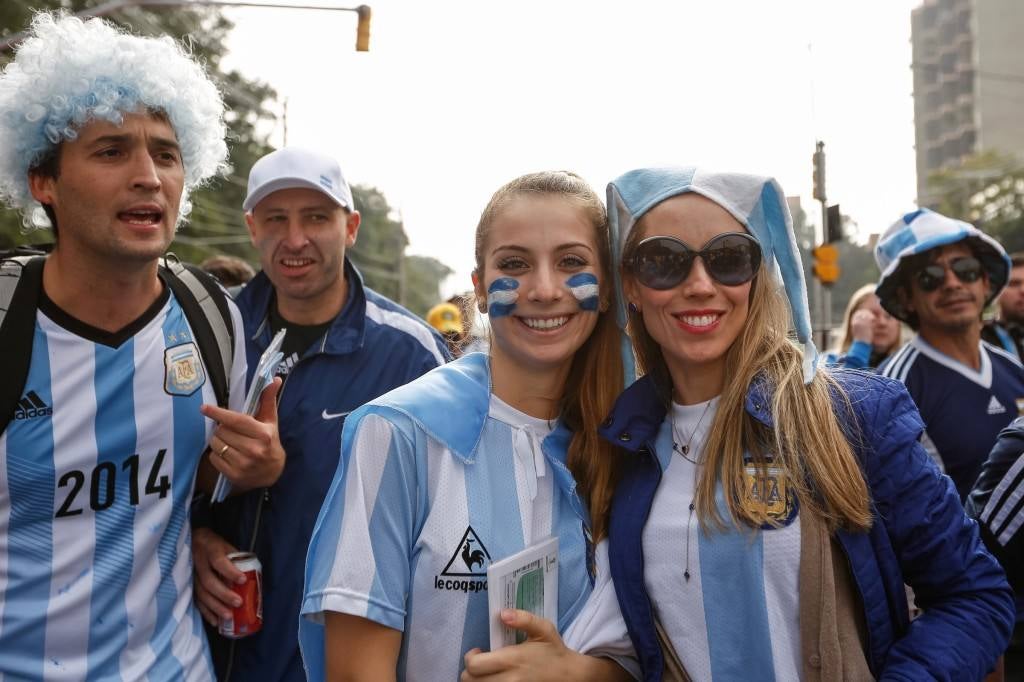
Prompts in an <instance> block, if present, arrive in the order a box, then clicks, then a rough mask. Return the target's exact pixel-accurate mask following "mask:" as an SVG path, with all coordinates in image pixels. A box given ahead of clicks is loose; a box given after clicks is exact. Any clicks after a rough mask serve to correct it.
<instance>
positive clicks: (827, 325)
mask: <svg viewBox="0 0 1024 682" xmlns="http://www.w3.org/2000/svg"><path fill="white" fill-rule="evenodd" d="M821 232H822V236H821V240H820V241H819V243H820V244H824V243H825V242H826V240H827V239H828V202H827V201H826V200H825V192H824V187H822V193H821ZM814 284H815V286H817V288H818V290H819V291H820V292H821V294H820V300H821V317H820V318H819V319H820V320H821V345H820V346H818V350H820V351H821V352H823V353H824V352H825V351H827V350H828V347H829V343H830V342H831V339H830V338H829V337H830V336H831V334H832V287H831V286H824V285H823V284H822V283H821V282H820V281H819V280H818V278H817V277H815V278H814Z"/></svg>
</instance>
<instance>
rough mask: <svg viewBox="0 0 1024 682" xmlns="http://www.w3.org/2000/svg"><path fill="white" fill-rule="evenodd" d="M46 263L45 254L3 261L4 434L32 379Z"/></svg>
mask: <svg viewBox="0 0 1024 682" xmlns="http://www.w3.org/2000/svg"><path fill="white" fill-rule="evenodd" d="M45 262H46V257H45V256H20V257H17V258H10V259H7V260H3V261H0V348H2V349H3V352H2V355H0V365H2V366H3V371H2V372H0V376H3V381H0V433H3V432H4V429H6V428H7V424H8V423H10V421H11V417H13V416H14V410H15V408H16V407H17V406H18V399H19V398H21V391H22V390H23V389H24V388H25V381H26V380H27V379H28V368H29V364H31V362H32V340H33V338H34V337H35V328H36V310H37V309H38V307H39V295H40V293H41V292H42V290H43V264H44V263H45Z"/></svg>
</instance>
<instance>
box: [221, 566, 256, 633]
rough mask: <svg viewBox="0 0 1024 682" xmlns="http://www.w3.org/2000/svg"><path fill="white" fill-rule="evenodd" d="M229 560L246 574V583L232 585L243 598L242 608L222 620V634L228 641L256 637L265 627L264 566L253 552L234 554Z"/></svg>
mask: <svg viewBox="0 0 1024 682" xmlns="http://www.w3.org/2000/svg"><path fill="white" fill-rule="evenodd" d="M228 559H230V560H231V563H233V564H234V565H235V568H237V569H238V570H239V571H241V572H242V573H244V574H245V582H244V583H242V584H241V585H237V584H235V585H232V586H231V590H232V591H233V592H234V593H235V594H237V595H238V596H239V597H241V598H242V604H241V606H236V607H235V608H233V609H231V616H229V617H228V618H221V620H220V627H219V628H217V629H218V631H219V632H220V634H222V635H224V636H225V637H227V638H228V639H241V638H242V637H248V636H249V635H254V634H256V633H257V632H259V631H260V629H261V628H262V627H263V566H262V565H261V564H260V560H259V559H257V558H256V555H255V554H253V553H252V552H233V553H231V554H228Z"/></svg>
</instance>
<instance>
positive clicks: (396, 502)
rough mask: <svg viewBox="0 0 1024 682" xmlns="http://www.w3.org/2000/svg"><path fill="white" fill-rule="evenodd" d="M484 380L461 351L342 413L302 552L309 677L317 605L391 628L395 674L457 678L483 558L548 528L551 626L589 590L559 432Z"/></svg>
mask: <svg viewBox="0 0 1024 682" xmlns="http://www.w3.org/2000/svg"><path fill="white" fill-rule="evenodd" d="M489 383H490V382H489V377H488V371H487V359H486V356H484V355H482V354H471V355H469V356H465V357H463V358H461V359H460V360H457V361H455V362H453V363H449V364H448V365H445V366H443V367H439V368H438V369H435V370H433V371H431V372H430V373H428V374H426V375H425V376H423V377H421V378H420V379H418V380H416V381H414V382H412V383H411V384H408V385H407V386H404V387H402V388H400V389H397V390H396V391H392V392H391V393H389V394H386V395H385V396H382V397H381V398H379V399H378V400H375V401H373V402H371V403H370V404H368V405H366V406H364V407H362V408H360V409H359V410H357V411H356V412H353V413H352V415H351V416H350V417H349V418H348V421H347V422H346V424H345V429H344V434H343V436H342V443H343V445H342V457H343V460H342V465H341V468H339V473H338V475H336V476H335V480H334V483H333V484H332V486H331V490H330V492H329V493H328V496H327V499H326V501H325V503H324V507H323V510H322V511H321V514H320V518H319V519H318V520H317V526H316V529H315V530H314V533H313V539H312V542H311V544H310V549H309V557H308V559H307V564H306V590H305V599H304V602H303V606H302V613H303V614H304V615H305V616H307V617H306V618H304V619H303V620H302V622H301V624H300V636H299V640H300V643H301V645H302V651H303V658H304V660H305V663H306V669H307V671H308V673H309V678H310V679H311V680H320V679H323V662H324V648H323V638H324V633H323V626H322V622H323V613H324V612H325V611H335V612H340V613H347V614H352V615H357V616H362V617H365V618H368V619H370V620H373V621H375V622H378V623H381V624H383V625H386V626H388V627H391V628H394V629H396V630H401V631H402V632H403V633H404V635H403V639H402V648H401V653H400V657H399V661H398V679H399V680H407V681H412V680H429V681H433V680H454V679H457V678H458V676H459V672H460V671H461V670H462V665H463V658H462V657H463V654H465V652H467V651H469V650H470V649H472V648H474V647H480V648H482V649H487V648H489V643H488V622H489V621H488V610H487V567H488V566H489V565H490V563H491V562H492V561H497V560H499V559H503V558H505V557H507V556H509V555H511V554H513V553H515V552H517V551H519V550H521V549H523V548H524V547H526V546H527V545H529V544H532V543H534V542H536V541H538V540H541V539H543V538H544V537H547V536H548V535H555V536H557V537H558V538H559V586H558V590H559V591H558V597H559V599H558V602H559V603H558V612H559V619H558V620H559V622H558V626H559V629H560V630H564V628H565V627H567V626H568V624H569V623H570V622H572V619H573V618H574V617H575V615H576V613H577V612H578V611H579V610H580V608H581V607H582V605H583V603H584V602H585V601H586V599H587V597H588V596H589V594H590V592H591V589H592V577H591V575H590V574H589V570H591V569H592V567H591V566H590V565H589V564H590V563H591V562H590V561H589V560H588V555H589V558H591V559H592V548H591V547H590V543H589V540H588V538H589V517H588V514H587V512H586V509H585V507H584V506H583V504H582V502H581V500H580V498H579V496H578V495H577V493H576V484H575V481H574V479H573V477H572V474H571V473H570V472H569V470H568V468H567V467H566V465H565V459H566V449H567V447H568V444H569V441H570V438H571V434H570V433H569V431H568V430H567V429H566V428H565V427H564V426H562V425H557V426H555V428H554V430H551V427H550V426H549V425H548V422H545V421H542V420H537V419H534V418H531V417H529V416H527V415H525V414H522V413H520V412H517V411H515V410H513V409H512V408H511V407H509V406H508V405H505V404H503V403H501V401H499V400H497V399H496V398H493V397H492V396H491V395H490V393H489ZM549 431H550V433H549ZM545 434H548V435H545ZM355 654H356V652H353V655H355Z"/></svg>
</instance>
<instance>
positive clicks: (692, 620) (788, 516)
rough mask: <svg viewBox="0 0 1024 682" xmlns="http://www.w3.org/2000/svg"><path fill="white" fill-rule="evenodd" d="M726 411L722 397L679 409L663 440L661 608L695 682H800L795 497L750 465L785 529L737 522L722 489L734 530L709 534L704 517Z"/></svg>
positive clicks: (653, 564) (653, 574)
mask: <svg viewBox="0 0 1024 682" xmlns="http://www.w3.org/2000/svg"><path fill="white" fill-rule="evenodd" d="M717 408H718V398H714V399H712V400H711V401H710V402H708V403H699V404H695V405H679V404H676V403H673V405H672V407H671V408H670V409H671V411H670V417H669V418H668V419H666V420H665V423H664V424H663V426H662V428H661V432H660V434H659V436H658V447H657V452H658V453H659V464H660V466H661V467H662V468H663V473H662V480H661V484H660V485H659V486H658V490H657V492H656V493H655V496H654V501H653V504H652V506H651V512H650V515H649V516H648V518H647V523H646V525H645V526H644V529H643V545H644V577H645V580H646V583H647V586H648V590H649V593H650V595H651V601H652V603H651V607H652V608H653V610H654V612H655V614H656V615H657V618H658V620H659V621H660V622H661V624H662V626H663V627H664V628H665V632H666V633H672V634H671V641H672V644H673V647H674V648H675V650H676V652H677V653H678V655H679V656H680V659H681V660H682V663H683V665H684V667H685V668H686V670H687V672H688V673H689V674H690V675H691V676H692V677H693V679H697V680H711V679H724V680H741V679H756V680H795V679H799V677H800V635H799V632H800V630H799V622H798V618H797V614H798V612H799V595H798V583H799V574H800V540H801V533H800V522H799V506H798V504H797V503H796V498H795V495H794V494H793V493H792V491H787V486H786V482H785V480H784V479H781V478H779V477H777V476H773V475H772V474H771V472H772V469H771V468H770V467H769V469H768V472H769V474H768V476H767V477H761V476H759V475H758V474H757V471H756V469H754V468H753V467H748V470H747V471H748V473H747V475H748V476H749V477H750V482H749V486H750V487H749V488H748V491H749V493H748V494H751V495H754V496H755V497H758V498H759V499H761V500H763V501H764V502H766V503H767V506H768V514H769V516H770V517H771V518H772V519H773V520H774V521H775V523H776V524H777V525H776V526H766V527H763V528H761V529H756V530H755V529H750V528H747V527H745V526H741V527H737V526H736V525H734V524H733V523H731V522H730V521H729V512H728V509H727V508H726V506H725V499H724V497H723V493H722V486H721V483H720V482H719V483H718V484H717V492H716V502H717V507H718V513H719V515H720V517H721V518H722V519H724V520H725V526H724V527H722V528H715V527H708V528H703V527H702V526H701V524H700V521H699V519H698V516H697V514H696V513H694V512H695V500H696V481H697V478H698V477H699V470H700V464H698V463H700V462H701V461H702V457H703V451H704V444H705V442H706V440H707V436H708V433H709V431H710V429H711V425H712V422H713V421H714V417H715V412H716V411H717ZM673 432H674V435H673ZM688 441H689V442H692V445H693V447H692V449H690V448H689V447H687V448H686V449H685V450H683V452H680V451H679V450H676V451H673V450H674V448H673V442H676V443H680V444H682V443H687V442H688ZM677 447H678V446H677ZM684 452H685V454H683V453H684Z"/></svg>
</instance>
